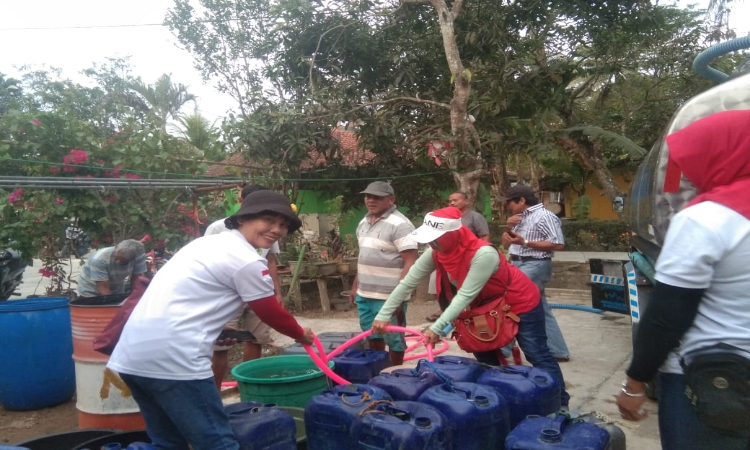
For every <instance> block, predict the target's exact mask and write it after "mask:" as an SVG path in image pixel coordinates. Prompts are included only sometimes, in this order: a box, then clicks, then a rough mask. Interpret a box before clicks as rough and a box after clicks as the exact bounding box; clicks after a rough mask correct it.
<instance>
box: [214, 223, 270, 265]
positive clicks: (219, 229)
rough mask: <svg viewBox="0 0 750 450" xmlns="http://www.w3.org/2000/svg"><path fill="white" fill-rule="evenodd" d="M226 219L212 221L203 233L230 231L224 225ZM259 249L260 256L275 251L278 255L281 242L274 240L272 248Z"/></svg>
mask: <svg viewBox="0 0 750 450" xmlns="http://www.w3.org/2000/svg"><path fill="white" fill-rule="evenodd" d="M225 220H226V218H225V219H219V220H217V221H216V222H212V223H211V225H209V226H208V228H206V232H205V233H203V236H211V235H213V234H219V233H223V232H225V231H229V228H227V226H226V225H224V221H225ZM258 251H259V252H260V256H262V257H264V258H265V257H266V255H267V254H269V253H273V254H274V255H278V254H279V252H280V251H281V249H280V248H279V243H278V242H274V243H273V245H272V246H271V248H270V249H268V248H259V249H258Z"/></svg>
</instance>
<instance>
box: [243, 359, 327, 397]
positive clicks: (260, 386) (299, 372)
mask: <svg viewBox="0 0 750 450" xmlns="http://www.w3.org/2000/svg"><path fill="white" fill-rule="evenodd" d="M328 367H330V368H333V361H330V362H329V363H328ZM232 376H233V377H234V378H235V379H236V380H237V387H238V389H239V391H240V399H241V400H242V401H243V402H262V403H274V404H276V405H279V406H293V407H297V408H304V407H305V406H306V405H307V402H308V401H309V400H310V399H311V398H312V397H313V396H315V395H317V394H320V393H321V392H322V391H324V390H326V389H328V378H326V376H325V374H324V373H323V372H322V371H321V370H320V369H319V368H318V367H317V366H316V365H315V363H313V361H312V359H310V357H309V356H307V355H281V356H269V357H267V358H260V359H254V360H252V361H247V362H244V363H242V364H238V365H237V366H235V367H234V368H233V369H232Z"/></svg>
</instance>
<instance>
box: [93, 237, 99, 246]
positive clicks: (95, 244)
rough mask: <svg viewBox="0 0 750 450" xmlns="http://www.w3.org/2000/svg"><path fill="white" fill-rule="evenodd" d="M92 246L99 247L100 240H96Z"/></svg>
mask: <svg viewBox="0 0 750 450" xmlns="http://www.w3.org/2000/svg"><path fill="white" fill-rule="evenodd" d="M91 245H93V246H94V247H99V240H98V239H94V240H93V241H91Z"/></svg>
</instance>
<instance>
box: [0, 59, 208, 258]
mask: <svg viewBox="0 0 750 450" xmlns="http://www.w3.org/2000/svg"><path fill="white" fill-rule="evenodd" d="M97 74H98V76H99V77H100V79H105V78H108V77H109V74H104V73H101V72H98V71H97ZM27 75H28V76H24V77H22V79H23V80H25V81H24V82H22V83H21V86H19V87H20V88H21V90H22V93H23V95H21V97H20V98H18V99H16V101H15V107H14V109H12V110H9V111H7V112H6V113H4V114H0V159H1V160H3V163H2V164H0V167H2V168H3V171H5V169H6V168H7V167H11V168H12V170H11V171H8V172H2V173H0V175H13V176H18V175H22V176H25V177H26V179H27V180H28V181H29V183H27V184H29V185H31V187H30V188H26V187H24V188H21V189H14V188H0V194H2V198H3V202H2V204H1V205H0V215H2V221H3V227H2V228H0V241H2V242H12V243H13V246H14V248H17V249H18V250H20V251H21V252H22V253H23V255H24V257H25V258H27V259H31V258H32V257H40V258H42V259H44V260H45V267H46V268H47V269H45V270H50V271H51V273H56V272H55V269H54V268H55V267H57V265H56V263H55V261H56V260H57V255H56V252H57V250H59V248H60V243H59V242H58V239H59V238H60V236H61V234H62V232H63V231H64V228H65V225H66V224H67V223H68V221H69V220H70V219H75V220H76V221H77V223H78V226H79V227H80V228H82V229H84V230H85V231H86V232H87V233H89V235H90V236H91V238H92V241H93V242H94V245H95V246H97V245H106V244H107V243H114V242H118V241H120V240H122V239H126V238H134V239H140V238H141V237H143V236H144V235H145V234H149V235H150V236H152V237H153V238H154V240H162V239H167V240H168V246H169V248H171V249H175V248H178V247H179V246H180V245H182V244H183V243H184V242H186V241H188V240H190V239H192V238H193V236H194V233H195V207H194V193H193V192H191V191H189V190H185V189H183V188H179V189H178V188H175V189H162V190H154V189H151V190H149V189H114V188H109V187H100V188H96V189H38V188H34V187H33V180H35V179H41V178H45V179H46V178H48V177H57V178H59V179H60V180H61V181H60V183H62V182H64V180H66V179H70V180H71V181H73V180H75V179H85V178H88V177H100V178H110V179H113V180H116V179H124V180H136V179H143V178H170V177H171V178H175V177H177V178H192V177H196V176H200V174H201V173H202V170H203V168H204V167H203V166H202V165H201V164H200V163H199V161H200V159H202V158H198V156H200V153H199V152H198V151H197V150H196V149H195V148H194V147H193V146H191V145H189V144H187V143H186V142H185V141H183V140H182V139H178V138H176V137H173V136H171V135H169V134H166V133H162V125H163V124H162V123H161V122H160V121H159V120H157V119H156V118H151V119H150V120H149V119H146V120H143V118H141V117H136V116H134V115H132V114H131V115H128V114H127V112H128V111H131V112H132V110H130V109H129V107H128V106H126V105H124V103H122V102H119V103H117V102H116V101H115V100H116V99H122V98H124V96H123V93H124V92H122V91H120V92H113V91H109V90H107V89H105V87H104V86H101V85H96V86H94V87H87V86H82V85H79V84H76V83H73V82H71V81H70V80H65V79H58V78H57V77H56V75H55V74H54V73H50V72H45V73H42V72H35V73H32V74H27ZM115 85H118V84H113V85H111V86H115ZM61 94H64V95H61ZM107 110H109V111H115V112H117V115H116V121H115V122H111V121H104V122H102V121H100V120H99V114H100V113H102V112H104V111H107ZM113 126H117V127H118V129H116V130H114V131H113V130H111V128H110V127H113ZM3 184H7V183H3ZM198 207H199V209H206V210H209V211H210V204H209V203H208V202H206V201H205V200H203V201H201V200H199V202H198ZM210 212H211V213H213V212H214V211H210ZM45 273H50V272H45Z"/></svg>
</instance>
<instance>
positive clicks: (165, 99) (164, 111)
mask: <svg viewBox="0 0 750 450" xmlns="http://www.w3.org/2000/svg"><path fill="white" fill-rule="evenodd" d="M126 89H127V90H126V91H125V92H124V95H125V102H126V103H127V104H128V105H129V106H131V107H133V108H134V109H135V110H137V111H139V112H141V113H142V114H144V115H149V114H151V115H153V116H154V117H156V119H157V120H158V122H159V123H161V124H162V130H163V131H164V132H166V129H167V121H168V120H169V119H173V120H174V119H176V118H177V117H178V114H179V112H180V110H181V109H182V108H183V107H184V106H185V105H186V104H187V103H190V102H192V103H193V104H195V101H196V99H195V96H194V95H193V94H190V93H188V91H187V89H188V88H187V86H185V85H184V84H173V83H172V78H171V75H167V74H164V75H162V76H161V77H159V78H158V79H157V80H156V82H155V83H154V84H152V85H151V84H146V83H144V82H143V80H141V79H140V78H138V79H136V80H132V81H129V82H128V83H127V84H126Z"/></svg>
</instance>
